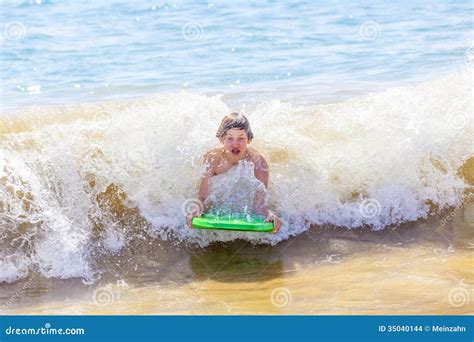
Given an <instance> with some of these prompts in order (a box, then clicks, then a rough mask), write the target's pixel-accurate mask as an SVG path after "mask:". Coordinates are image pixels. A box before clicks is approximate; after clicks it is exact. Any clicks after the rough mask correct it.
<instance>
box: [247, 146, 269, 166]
mask: <svg viewBox="0 0 474 342" xmlns="http://www.w3.org/2000/svg"><path fill="white" fill-rule="evenodd" d="M247 151H248V154H249V156H250V159H251V161H252V162H253V163H254V164H255V166H256V167H258V168H268V164H267V161H266V160H265V158H264V156H263V155H262V154H261V153H260V152H258V151H257V150H255V149H253V148H248V149H247Z"/></svg>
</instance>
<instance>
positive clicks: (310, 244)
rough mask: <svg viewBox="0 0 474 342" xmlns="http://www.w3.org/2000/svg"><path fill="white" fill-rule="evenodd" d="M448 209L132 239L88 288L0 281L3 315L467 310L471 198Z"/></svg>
mask: <svg viewBox="0 0 474 342" xmlns="http://www.w3.org/2000/svg"><path fill="white" fill-rule="evenodd" d="M451 212H452V211H451ZM449 214H450V211H446V212H445V213H443V215H441V216H438V217H435V218H430V219H428V220H419V221H417V222H413V223H407V224H404V225H402V226H399V227H392V228H387V229H385V230H382V231H371V230H370V229H358V230H347V229H343V228H334V227H312V229H311V230H310V231H308V232H306V233H305V234H303V235H300V236H298V237H294V238H292V239H290V240H287V241H284V242H281V243H279V244H278V245H276V246H273V247H272V246H262V245H260V246H252V245H251V244H250V243H249V242H244V241H236V242H233V243H226V244H214V245H212V246H209V247H207V248H197V247H193V246H185V245H182V244H181V245H179V244H175V243H170V242H157V241H156V240H155V241H151V242H149V243H144V242H140V243H138V242H135V245H133V244H132V245H130V246H128V247H127V248H125V249H124V250H123V251H122V252H121V253H120V254H117V255H115V256H107V257H102V258H100V261H99V262H98V264H97V267H98V268H99V269H104V270H107V272H104V273H103V274H102V276H101V277H100V278H99V279H98V280H97V281H96V282H95V283H94V284H84V283H83V282H82V281H81V280H80V279H66V280H61V279H46V278H44V277H40V276H37V275H30V277H29V278H27V279H24V280H21V281H18V282H16V283H13V284H2V285H0V305H1V313H2V314H65V315H69V314H139V315H141V314H435V315H438V314H449V315H457V314H462V315H466V314H473V313H474V305H473V296H474V267H473V266H474V254H473V248H474V203H473V202H469V203H466V204H465V205H464V207H463V208H461V209H457V210H456V213H455V215H453V216H454V217H453V219H452V220H449V221H447V220H445V218H446V217H448V215H449ZM443 222H445V223H446V224H444V223H443Z"/></svg>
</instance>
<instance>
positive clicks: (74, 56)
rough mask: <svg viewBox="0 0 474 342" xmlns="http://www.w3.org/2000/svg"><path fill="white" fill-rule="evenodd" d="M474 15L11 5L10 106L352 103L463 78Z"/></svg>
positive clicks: (130, 4) (5, 38)
mask: <svg viewBox="0 0 474 342" xmlns="http://www.w3.org/2000/svg"><path fill="white" fill-rule="evenodd" d="M472 15H473V9H472V2H471V1H468V0H466V1H405V0H403V1H397V2H393V1H380V0H378V1H363V2H359V1H338V0H333V1H306V2H305V1H303V2H302V1H278V2H277V1H275V2H274V1H254V2H249V1H235V2H234V1H233V2H230V1H177V2H162V1H159V2H148V1H147V2H145V1H124V2H118V1H117V2H112V1H100V2H94V1H46V0H36V1H19V2H13V1H12V2H10V1H2V3H1V11H0V20H1V22H2V27H3V35H1V39H2V40H1V44H2V53H1V60H0V62H1V63H0V68H1V69H0V72H1V74H2V85H1V94H2V107H4V108H6V109H11V108H17V107H20V106H28V105H31V104H51V103H71V102H74V103H78V102H79V103H82V102H90V101H98V100H103V99H123V98H124V97H131V96H141V95H143V94H153V93H157V92H176V91H180V90H187V91H190V92H193V93H200V94H202V93H218V94H222V93H224V94H239V95H240V97H242V95H249V94H251V95H254V94H255V93H267V92H269V93H270V95H269V98H273V97H274V95H273V93H278V97H285V96H288V95H301V94H305V95H307V96H308V97H310V98H311V99H308V98H307V99H306V100H313V101H321V100H323V99H334V97H347V96H348V95H350V94H354V93H363V92H367V91H374V90H379V89H383V88H384V87H387V86H388V85H401V84H407V83H409V82H413V81H420V80H429V79H432V78H434V77H437V76H439V75H440V74H444V73H447V72H450V71H452V70H453V69H455V68H456V67H462V66H463V65H464V64H465V59H466V52H467V50H468V49H469V48H470V47H471V45H472V44H471V43H470V41H471V40H472V30H471V29H472ZM246 100H247V101H248V100H249V99H248V96H247V99H246Z"/></svg>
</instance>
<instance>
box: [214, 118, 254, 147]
mask: <svg viewBox="0 0 474 342" xmlns="http://www.w3.org/2000/svg"><path fill="white" fill-rule="evenodd" d="M232 128H236V129H243V130H244V131H245V133H247V138H248V140H249V141H252V139H253V133H252V129H251V128H250V122H249V120H248V119H247V118H246V117H245V115H242V114H239V113H230V114H228V115H226V116H224V118H223V119H222V122H221V124H220V126H219V129H218V130H217V133H216V137H218V138H222V137H223V136H224V135H225V134H226V133H227V131H228V130H229V129H232Z"/></svg>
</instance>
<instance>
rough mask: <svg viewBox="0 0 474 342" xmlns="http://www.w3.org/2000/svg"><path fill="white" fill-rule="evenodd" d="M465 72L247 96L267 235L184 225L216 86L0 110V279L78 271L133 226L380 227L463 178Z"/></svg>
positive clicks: (468, 88) (458, 196) (209, 136)
mask: <svg viewBox="0 0 474 342" xmlns="http://www.w3.org/2000/svg"><path fill="white" fill-rule="evenodd" d="M472 78H473V70H472V69H469V68H467V69H464V70H461V71H458V72H456V73H453V74H450V75H448V76H445V77H443V78H441V79H438V80H434V81H430V82H426V83H423V84H420V85H417V86H410V87H400V88H393V89H389V90H387V91H385V92H381V93H373V94H368V95H365V96H362V97H358V98H353V99H351V100H348V101H344V102H340V103H335V104H327V105H313V106H307V105H305V106H301V105H298V103H288V102H282V101H279V100H274V101H270V102H262V103H260V104H258V105H257V106H255V107H253V108H248V107H247V108H246V109H245V114H246V115H247V116H248V118H249V119H250V122H251V125H252V129H253V131H254V135H255V140H254V141H253V142H252V144H251V146H253V147H254V148H255V149H257V150H258V151H260V152H262V153H263V154H264V155H265V156H266V158H267V160H268V162H269V165H270V183H269V201H270V205H271V206H272V207H273V208H274V209H275V210H277V211H278V212H279V213H280V214H281V218H282V220H283V225H282V228H281V230H280V233H279V234H276V235H273V234H261V233H246V232H222V231H207V230H206V231H204V230H191V229H189V228H187V227H186V226H185V222H184V217H183V214H182V209H181V208H182V205H183V202H184V201H186V199H189V198H194V197H196V194H197V190H198V185H199V179H200V173H201V171H202V157H203V154H204V153H205V152H206V151H207V150H209V149H211V148H213V147H215V146H216V145H218V141H217V139H216V138H215V135H214V134H215V131H216V130H217V126H218V124H219V122H220V120H221V118H222V116H223V115H225V114H227V113H229V112H231V111H235V110H239V108H229V107H228V106H227V105H226V103H224V102H223V100H222V98H221V97H220V96H212V97H208V96H203V95H195V94H191V93H187V92H181V93H174V94H163V95H157V96H152V97H145V98H140V99H138V100H134V101H127V102H113V103H100V104H93V105H91V104H88V105H74V106H73V105H71V106H65V107H35V108H31V109H29V110H26V111H25V112H24V113H21V115H19V116H16V115H11V114H6V113H5V114H2V116H1V117H0V120H1V124H2V126H0V133H2V135H0V236H1V246H2V249H1V251H2V252H1V259H0V281H7V282H11V281H14V280H16V279H17V278H19V277H24V276H25V275H26V274H27V272H28V269H29V268H31V267H36V268H37V269H39V270H40V271H41V272H42V273H43V274H44V275H45V276H49V277H60V278H69V277H83V278H86V279H91V278H92V277H93V273H94V267H93V257H92V256H91V255H92V254H93V253H92V250H93V249H94V248H103V249H104V250H103V252H105V253H116V252H118V251H119V250H120V249H121V248H124V246H126V244H127V239H129V238H130V236H132V235H134V234H142V236H147V237H148V238H150V239H151V238H160V239H171V238H172V239H174V240H175V241H189V242H196V243H198V244H200V245H206V244H208V243H210V242H212V241H216V240H219V241H229V240H233V239H237V238H240V239H246V240H251V241H252V242H253V243H270V244H275V243H277V242H278V241H281V240H283V239H287V238H288V237H290V236H295V235H298V234H300V233H302V232H304V231H305V230H307V229H308V227H309V226H310V225H311V224H318V225H323V224H331V225H338V226H344V227H347V228H357V227H361V226H363V225H369V226H371V227H373V229H383V228H384V227H386V226H388V225H393V224H400V223H403V222H407V221H413V220H417V219H419V218H424V217H427V215H429V214H432V213H436V212H438V211H439V210H441V209H443V208H446V207H449V206H456V205H458V204H459V203H460V202H461V201H462V196H463V193H464V191H465V190H466V189H468V188H469V187H470V185H469V184H467V183H466V182H465V180H464V179H463V178H462V176H461V174H460V173H459V172H458V171H459V169H460V168H461V166H462V165H463V163H464V162H465V161H466V160H468V159H470V158H472V157H473V155H474V151H473V149H474V144H473V143H472V137H473V136H474V120H473V108H472V106H473V101H472V100H473V98H472ZM112 184H113V185H112ZM97 246H101V247H97Z"/></svg>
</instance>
